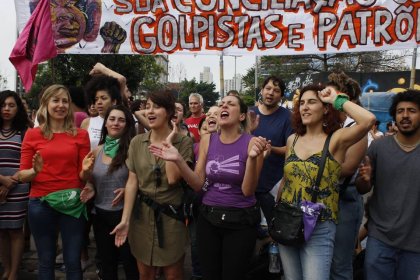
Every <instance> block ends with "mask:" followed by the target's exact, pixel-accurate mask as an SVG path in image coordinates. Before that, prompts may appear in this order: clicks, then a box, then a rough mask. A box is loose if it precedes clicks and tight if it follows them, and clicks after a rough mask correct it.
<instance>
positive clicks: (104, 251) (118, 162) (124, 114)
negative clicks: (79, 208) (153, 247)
mask: <svg viewBox="0 0 420 280" xmlns="http://www.w3.org/2000/svg"><path fill="white" fill-rule="evenodd" d="M134 136H135V127H134V119H133V117H132V115H131V113H130V111H129V110H128V109H127V108H125V107H124V106H122V105H115V106H112V107H110V108H109V109H108V111H107V112H106V114H105V121H104V125H103V127H102V132H101V138H100V141H99V146H98V147H97V148H96V149H95V150H94V151H93V153H94V155H95V165H94V167H93V172H92V177H91V179H90V180H89V181H88V183H87V185H86V187H85V188H84V189H83V191H82V193H81V200H82V201H83V202H87V201H88V200H89V199H92V198H93V197H94V196H95V198H94V209H93V215H94V218H93V233H94V235H95V240H96V247H97V254H98V257H99V259H100V260H101V261H100V263H98V264H97V266H98V268H99V271H100V276H101V278H102V279H104V280H107V279H113V280H114V279H118V260H119V259H121V260H122V263H123V266H124V271H125V276H126V277H125V279H133V280H134V279H139V273H138V270H137V264H136V259H135V258H134V257H133V256H132V255H131V252H130V247H129V245H128V243H125V244H124V245H123V246H121V247H119V248H118V247H117V246H115V244H114V236H113V235H110V234H109V233H110V232H111V231H112V230H113V229H114V227H115V226H116V225H117V224H118V223H119V222H120V220H121V216H122V209H123V206H124V203H123V198H124V190H125V189H124V187H125V184H126V182H127V178H128V169H127V166H126V165H125V160H126V158H127V152H128V147H129V144H130V140H131V138H133V137H134ZM95 194H96V195H95Z"/></svg>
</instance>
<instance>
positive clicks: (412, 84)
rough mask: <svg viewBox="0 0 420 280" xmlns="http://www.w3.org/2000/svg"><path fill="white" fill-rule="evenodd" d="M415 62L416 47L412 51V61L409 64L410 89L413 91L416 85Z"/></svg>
mask: <svg viewBox="0 0 420 280" xmlns="http://www.w3.org/2000/svg"><path fill="white" fill-rule="evenodd" d="M416 62H417V47H415V48H414V50H413V59H412V64H411V75H410V88H411V89H414V84H415V83H416Z"/></svg>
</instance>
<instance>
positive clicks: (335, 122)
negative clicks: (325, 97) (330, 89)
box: [292, 84, 341, 136]
mask: <svg viewBox="0 0 420 280" xmlns="http://www.w3.org/2000/svg"><path fill="white" fill-rule="evenodd" d="M323 89H324V86H322V85H316V84H312V85H307V86H305V87H303V88H302V89H301V90H300V95H299V100H298V102H297V103H296V104H295V106H294V107H293V113H292V126H293V129H294V130H295V132H296V134H297V135H299V136H302V135H305V133H306V125H304V124H303V123H302V117H301V115H300V105H299V104H300V100H301V99H302V96H303V95H304V94H305V92H307V91H314V92H315V93H318V91H321V90H323ZM317 97H318V95H317ZM323 104H324V107H327V108H328V112H327V113H326V114H325V115H324V119H323V122H325V123H326V124H327V125H326V126H324V125H323V126H322V128H323V130H324V132H325V133H326V134H328V135H330V134H332V133H333V132H334V131H336V130H338V129H340V128H341V122H340V112H339V111H337V110H335V109H334V108H333V107H332V105H331V104H326V103H323Z"/></svg>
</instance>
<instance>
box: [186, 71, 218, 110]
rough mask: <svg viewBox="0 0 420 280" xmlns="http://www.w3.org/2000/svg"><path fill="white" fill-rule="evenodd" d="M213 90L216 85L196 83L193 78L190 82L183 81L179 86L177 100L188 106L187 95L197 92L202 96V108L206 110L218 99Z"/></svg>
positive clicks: (216, 93)
mask: <svg viewBox="0 0 420 280" xmlns="http://www.w3.org/2000/svg"><path fill="white" fill-rule="evenodd" d="M215 90H216V85H215V84H214V83H210V84H208V83H203V82H200V83H197V81H196V80H195V78H194V79H192V80H187V79H184V80H183V81H182V82H181V85H180V92H179V99H180V100H181V101H182V102H183V103H184V104H188V97H189V95H190V94H191V93H193V92H197V93H199V94H201V95H202V96H203V99H204V107H205V109H208V108H209V107H211V106H213V105H214V104H216V101H217V100H218V99H219V93H218V92H216V91H215Z"/></svg>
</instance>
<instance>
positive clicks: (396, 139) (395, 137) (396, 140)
mask: <svg viewBox="0 0 420 280" xmlns="http://www.w3.org/2000/svg"><path fill="white" fill-rule="evenodd" d="M394 139H395V142H397V144H398V145H399V146H400V147H401V148H405V149H415V148H416V147H417V146H418V144H419V143H420V141H417V143H415V144H413V145H407V144H403V143H401V142H400V141H398V138H397V135H394Z"/></svg>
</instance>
